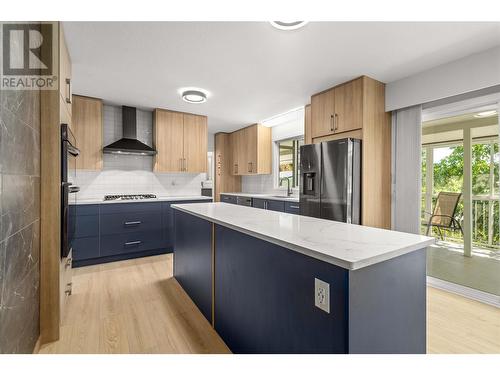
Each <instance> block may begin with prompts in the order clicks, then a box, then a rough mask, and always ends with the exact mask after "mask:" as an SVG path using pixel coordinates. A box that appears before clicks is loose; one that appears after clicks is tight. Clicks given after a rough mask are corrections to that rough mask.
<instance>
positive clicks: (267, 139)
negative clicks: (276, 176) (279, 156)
mask: <svg viewBox="0 0 500 375" xmlns="http://www.w3.org/2000/svg"><path fill="white" fill-rule="evenodd" d="M257 129H258V135H257V171H256V172H254V173H257V174H270V173H271V171H272V159H273V156H272V130H271V128H267V127H265V126H263V125H257Z"/></svg>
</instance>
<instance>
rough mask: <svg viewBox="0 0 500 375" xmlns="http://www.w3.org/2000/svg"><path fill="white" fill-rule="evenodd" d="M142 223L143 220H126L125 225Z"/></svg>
mask: <svg viewBox="0 0 500 375" xmlns="http://www.w3.org/2000/svg"><path fill="white" fill-rule="evenodd" d="M139 224H142V221H126V222H125V225H139Z"/></svg>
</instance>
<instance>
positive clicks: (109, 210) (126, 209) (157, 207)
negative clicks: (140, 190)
mask: <svg viewBox="0 0 500 375" xmlns="http://www.w3.org/2000/svg"><path fill="white" fill-rule="evenodd" d="M160 211H161V202H142V203H108V204H102V205H101V214H116V213H130V212H160Z"/></svg>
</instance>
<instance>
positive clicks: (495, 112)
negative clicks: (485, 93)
mask: <svg viewBox="0 0 500 375" xmlns="http://www.w3.org/2000/svg"><path fill="white" fill-rule="evenodd" d="M496 114H497V111H495V110H492V111H484V112H479V113H476V114H475V115H474V117H478V118H481V117H491V116H495V115H496Z"/></svg>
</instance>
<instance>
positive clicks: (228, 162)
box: [214, 133, 241, 202]
mask: <svg viewBox="0 0 500 375" xmlns="http://www.w3.org/2000/svg"><path fill="white" fill-rule="evenodd" d="M231 139H232V138H231V135H230V134H227V133H217V134H216V135H215V163H216V165H215V194H214V199H215V201H216V202H219V201H220V200H221V197H222V196H221V195H220V194H221V193H233V192H238V191H241V177H239V176H235V175H234V173H233V170H234V163H233V148H232V146H231Z"/></svg>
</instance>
